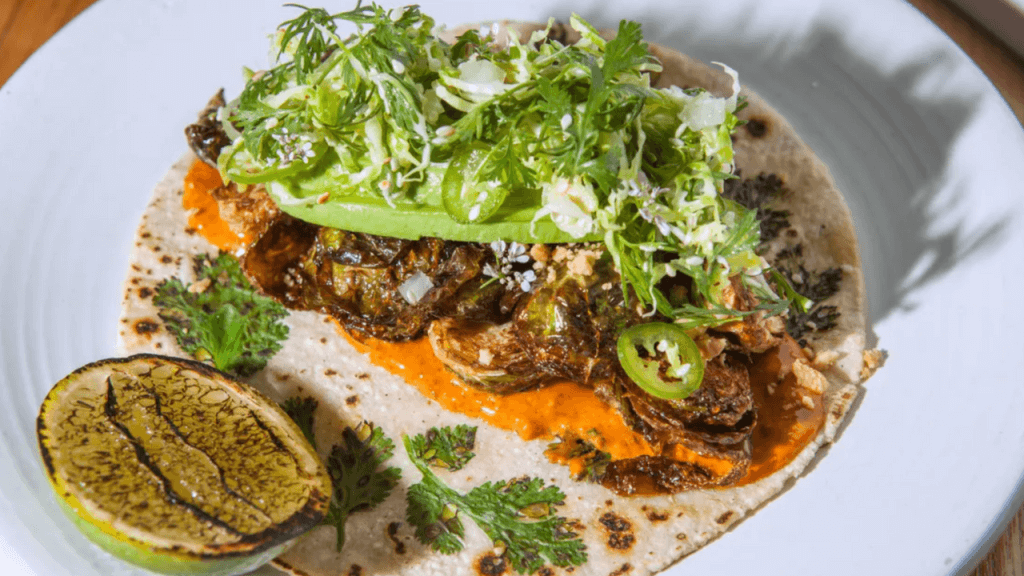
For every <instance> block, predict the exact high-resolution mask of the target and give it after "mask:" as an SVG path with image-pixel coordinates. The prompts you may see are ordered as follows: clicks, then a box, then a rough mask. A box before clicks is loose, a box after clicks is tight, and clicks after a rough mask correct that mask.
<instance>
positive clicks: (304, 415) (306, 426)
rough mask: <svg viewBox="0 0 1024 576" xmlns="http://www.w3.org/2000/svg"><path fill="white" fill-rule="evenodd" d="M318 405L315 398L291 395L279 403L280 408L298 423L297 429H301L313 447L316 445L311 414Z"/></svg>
mask: <svg viewBox="0 0 1024 576" xmlns="http://www.w3.org/2000/svg"><path fill="white" fill-rule="evenodd" d="M319 405H320V403H319V402H317V401H316V399H315V398H311V397H309V396H307V397H306V398H299V397H298V396H293V397H291V398H289V399H287V400H285V401H284V404H281V408H283V409H284V411H285V413H286V414H288V417H289V418H291V419H292V421H293V422H295V424H297V425H298V427H299V430H302V435H303V436H305V437H306V440H308V441H309V444H310V445H311V446H313V447H316V436H315V435H314V434H313V415H314V413H315V412H316V409H317V406H319Z"/></svg>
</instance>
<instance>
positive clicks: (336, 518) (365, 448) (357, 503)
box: [324, 422, 402, 552]
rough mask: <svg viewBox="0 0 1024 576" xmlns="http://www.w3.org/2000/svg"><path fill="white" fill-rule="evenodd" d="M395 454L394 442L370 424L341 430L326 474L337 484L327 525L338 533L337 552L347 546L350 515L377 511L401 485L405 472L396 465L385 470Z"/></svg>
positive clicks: (332, 450) (325, 522)
mask: <svg viewBox="0 0 1024 576" xmlns="http://www.w3.org/2000/svg"><path fill="white" fill-rule="evenodd" d="M394 451H395V445H394V443H393V442H392V441H391V439H390V438H388V437H387V436H385V435H384V432H383V431H381V429H380V428H378V427H376V426H374V425H373V424H370V423H367V422H363V423H362V424H360V425H359V426H357V427H356V428H355V429H354V430H353V429H352V428H350V427H347V426H346V427H345V429H344V430H342V431H341V444H336V445H335V446H334V447H333V448H332V449H331V455H330V456H329V457H328V458H327V472H328V473H330V475H331V482H332V483H333V485H334V497H333V498H332V499H331V506H330V509H329V510H328V511H327V516H326V517H325V518H324V524H329V525H332V526H334V527H335V529H336V530H337V534H338V539H337V550H338V552H341V549H342V547H343V546H344V545H345V521H346V520H348V517H349V515H350V514H352V513H353V512H359V511H360V510H370V509H372V508H375V507H376V506H377V505H378V504H380V503H381V502H383V501H384V500H385V499H386V498H387V497H388V496H389V495H390V494H391V491H392V490H393V489H394V488H395V486H397V485H398V480H399V479H400V478H401V477H402V471H401V470H400V469H399V468H397V467H394V466H392V467H390V468H383V466H384V463H385V462H386V461H387V460H388V459H389V458H391V456H392V454H394Z"/></svg>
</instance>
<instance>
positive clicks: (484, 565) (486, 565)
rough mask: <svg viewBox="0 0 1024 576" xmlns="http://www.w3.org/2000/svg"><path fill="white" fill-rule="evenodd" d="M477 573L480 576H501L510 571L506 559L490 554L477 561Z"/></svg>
mask: <svg viewBox="0 0 1024 576" xmlns="http://www.w3.org/2000/svg"><path fill="white" fill-rule="evenodd" d="M475 567H476V573H477V574H479V575H480V576H501V575H502V574H505V573H506V572H507V571H508V565H507V564H506V562H505V558H503V557H501V556H496V555H495V554H494V553H492V552H488V553H486V554H484V555H483V556H481V557H480V558H479V559H478V560H477V561H476V565H475Z"/></svg>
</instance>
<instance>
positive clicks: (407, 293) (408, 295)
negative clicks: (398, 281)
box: [398, 272, 434, 304]
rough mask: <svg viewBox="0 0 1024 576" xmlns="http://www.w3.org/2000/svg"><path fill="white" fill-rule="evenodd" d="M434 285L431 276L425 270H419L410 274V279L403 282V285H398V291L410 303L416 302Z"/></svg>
mask: <svg viewBox="0 0 1024 576" xmlns="http://www.w3.org/2000/svg"><path fill="white" fill-rule="evenodd" d="M433 287H434V283H433V282H432V281H431V280H430V277H429V276H427V275H426V274H424V273H423V272H417V273H415V274H413V275H412V276H410V277H409V279H408V280H406V281H405V282H402V285H401V286H399V287H398V293H399V294H401V295H402V298H405V301H406V302H408V303H409V304H415V303H417V302H419V301H420V300H421V299H422V298H423V296H424V295H425V294H426V293H427V292H429V291H430V289H431V288H433Z"/></svg>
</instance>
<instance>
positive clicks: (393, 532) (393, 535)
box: [388, 522, 405, 554]
mask: <svg viewBox="0 0 1024 576" xmlns="http://www.w3.org/2000/svg"><path fill="white" fill-rule="evenodd" d="M401 527H402V523H401V522H391V523H389V524H388V538H390V539H391V542H392V544H394V545H395V554H405V542H402V540H401V539H400V538H399V537H398V529H399V528H401Z"/></svg>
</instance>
